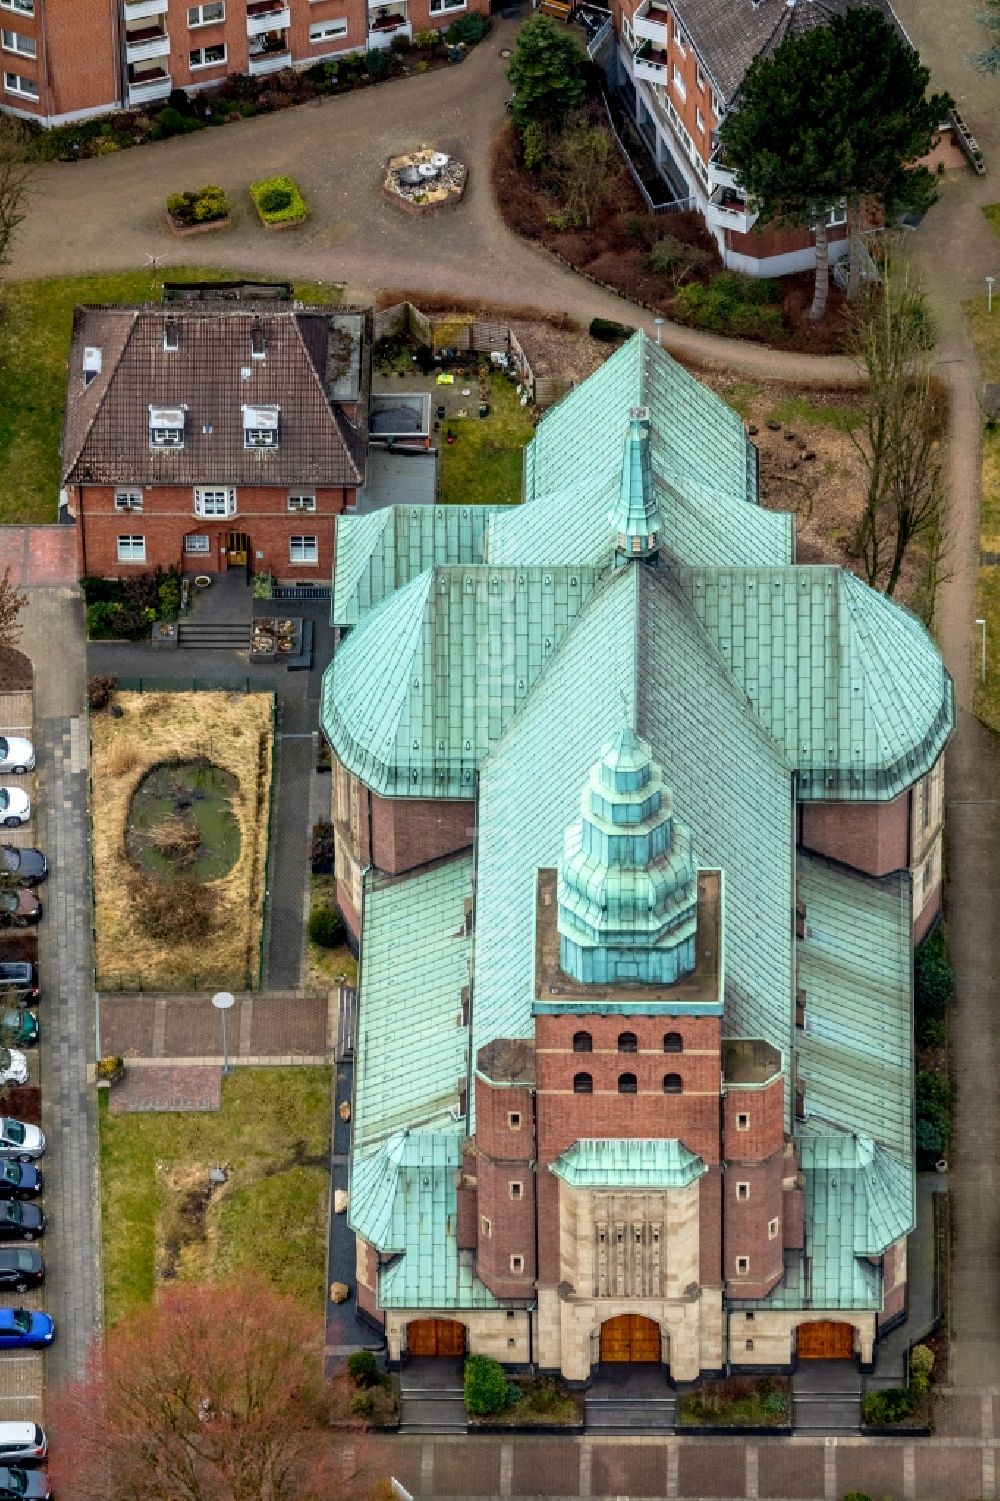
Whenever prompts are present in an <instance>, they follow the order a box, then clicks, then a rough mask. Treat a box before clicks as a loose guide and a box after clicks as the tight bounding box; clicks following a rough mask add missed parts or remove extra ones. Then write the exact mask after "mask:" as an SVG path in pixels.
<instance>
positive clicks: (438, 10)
mask: <svg viewBox="0 0 1000 1501" xmlns="http://www.w3.org/2000/svg"><path fill="white" fill-rule="evenodd" d="M468 8H469V7H468V0H438V3H437V4H435V0H430V10H429V14H430V15H432V16H440V15H443V14H444V13H445V12H446V11H450V10H468Z"/></svg>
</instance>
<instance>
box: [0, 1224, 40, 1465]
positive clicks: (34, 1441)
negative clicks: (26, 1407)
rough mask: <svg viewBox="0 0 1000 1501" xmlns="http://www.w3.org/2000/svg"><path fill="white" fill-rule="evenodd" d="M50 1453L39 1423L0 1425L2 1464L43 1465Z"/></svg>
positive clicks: (17, 1253)
mask: <svg viewBox="0 0 1000 1501" xmlns="http://www.w3.org/2000/svg"><path fill="white" fill-rule="evenodd" d="M14 1254H15V1255H17V1256H20V1255H22V1254H24V1253H22V1252H20V1251H16V1252H15V1253H14ZM29 1254H30V1253H29ZM36 1255H37V1253H36ZM48 1452H49V1444H48V1440H47V1439H46V1437H45V1429H44V1428H39V1426H38V1424H37V1423H10V1422H7V1423H0V1464H3V1465H12V1464H13V1465H30V1464H41V1462H42V1460H43V1459H44V1458H45V1456H46V1455H47V1454H48Z"/></svg>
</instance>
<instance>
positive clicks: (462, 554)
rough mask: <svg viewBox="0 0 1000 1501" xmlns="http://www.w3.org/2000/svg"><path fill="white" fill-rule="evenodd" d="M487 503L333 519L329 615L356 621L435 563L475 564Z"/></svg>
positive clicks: (490, 510)
mask: <svg viewBox="0 0 1000 1501" xmlns="http://www.w3.org/2000/svg"><path fill="white" fill-rule="evenodd" d="M493 509H494V508H493V507H492V506H386V507H385V509H384V510H381V511H372V512H371V513H370V514H369V515H367V516H339V517H338V518H337V561H336V568H335V571H334V577H333V597H332V600H331V609H330V619H331V622H332V624H333V625H341V626H350V625H357V624H358V622H359V621H360V620H362V619H363V617H364V616H365V615H366V614H367V613H368V611H369V610H370V609H372V608H373V607H374V606H375V605H377V604H379V603H381V601H382V600H383V599H385V598H386V597H387V596H388V595H390V594H392V593H394V592H395V590H397V589H400V588H402V586H403V585H404V584H408V583H409V582H410V580H411V579H413V578H416V576H417V574H418V573H423V572H424V571H425V569H427V568H432V567H433V566H434V565H435V564H436V563H481V562H482V561H483V558H484V539H485V535H486V524H487V522H488V520H489V518H490V516H491V515H492V513H493Z"/></svg>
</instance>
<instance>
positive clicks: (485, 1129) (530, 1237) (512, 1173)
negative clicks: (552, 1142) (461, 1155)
mask: <svg viewBox="0 0 1000 1501" xmlns="http://www.w3.org/2000/svg"><path fill="white" fill-rule="evenodd" d="M475 1083H476V1157H475V1163H476V1185H477V1213H478V1221H479V1222H478V1231H477V1235H478V1241H477V1256H476V1270H477V1272H478V1274H479V1276H480V1277H481V1278H482V1279H483V1281H484V1282H485V1283H486V1286H487V1287H488V1288H489V1289H490V1291H491V1292H493V1293H495V1294H496V1296H497V1297H507V1298H518V1297H524V1296H526V1288H530V1287H531V1285H532V1282H533V1280H534V1276H535V1174H534V1170H533V1168H532V1165H531V1164H532V1158H533V1157H534V1151H535V1147H534V1136H533V1132H532V1113H533V1112H532V1100H531V1093H530V1090H528V1089H527V1088H526V1087H524V1086H520V1085H513V1086H512V1085H505V1084H494V1083H492V1082H490V1081H489V1080H487V1079H484V1078H482V1077H480V1076H477V1077H476V1081H475ZM512 1117H513V1118H514V1121H515V1122H516V1124H513V1125H512V1124H511V1118H512ZM512 1256H520V1257H521V1258H522V1270H521V1271H520V1272H515V1271H513V1270H512V1268H511V1257H512Z"/></svg>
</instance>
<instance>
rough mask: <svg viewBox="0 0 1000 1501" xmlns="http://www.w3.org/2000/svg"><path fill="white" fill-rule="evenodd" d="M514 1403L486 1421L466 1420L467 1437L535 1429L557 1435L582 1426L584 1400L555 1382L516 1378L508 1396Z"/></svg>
mask: <svg viewBox="0 0 1000 1501" xmlns="http://www.w3.org/2000/svg"><path fill="white" fill-rule="evenodd" d="M515 1391H518V1392H520V1395H519V1396H518V1397H517V1398H516V1400H510V1401H509V1402H508V1405H507V1406H506V1407H504V1408H502V1409H501V1410H500V1411H499V1412H494V1413H491V1414H490V1415H489V1416H487V1417H472V1416H470V1418H469V1431H470V1433H477V1432H487V1433H488V1432H492V1431H493V1430H494V1429H500V1430H503V1429H505V1428H535V1429H541V1430H547V1429H552V1430H554V1431H556V1432H559V1431H560V1430H562V1429H566V1428H570V1429H572V1428H577V1427H579V1428H581V1429H582V1425H583V1400H582V1398H581V1397H579V1396H577V1394H576V1393H575V1392H570V1391H567V1390H566V1388H565V1387H564V1386H560V1384H559V1383H558V1382H557V1381H552V1380H548V1379H546V1378H540V1379H532V1378H530V1377H527V1376H522V1377H515V1378H514V1379H513V1380H511V1381H510V1382H509V1383H508V1394H509V1397H510V1398H513V1397H514V1393H515Z"/></svg>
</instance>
